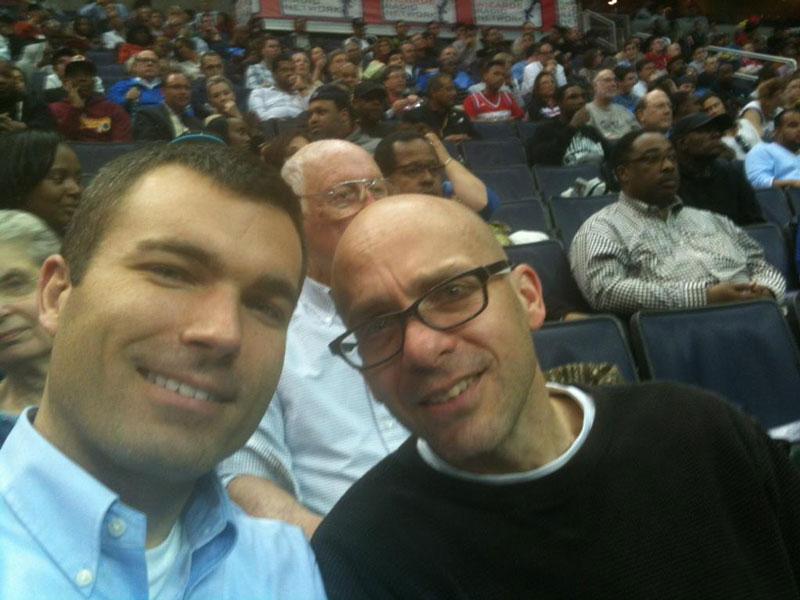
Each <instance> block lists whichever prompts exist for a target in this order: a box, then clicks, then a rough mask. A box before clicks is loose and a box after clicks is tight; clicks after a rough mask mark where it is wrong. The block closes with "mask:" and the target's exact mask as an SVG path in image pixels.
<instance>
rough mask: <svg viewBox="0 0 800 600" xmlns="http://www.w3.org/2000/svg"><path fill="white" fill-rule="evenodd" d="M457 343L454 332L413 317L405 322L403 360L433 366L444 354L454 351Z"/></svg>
mask: <svg viewBox="0 0 800 600" xmlns="http://www.w3.org/2000/svg"><path fill="white" fill-rule="evenodd" d="M455 344H456V336H455V334H454V333H453V332H451V331H438V330H436V329H433V328H431V327H428V326H427V325H426V324H425V323H423V322H422V321H420V320H419V319H418V318H415V317H411V318H409V319H408V320H407V321H406V324H405V337H404V339H403V360H404V361H405V362H406V363H408V364H410V365H413V366H416V367H422V368H433V367H436V366H437V364H439V362H440V360H441V358H442V357H443V356H445V355H448V354H450V353H451V352H452V351H453V349H454V348H455Z"/></svg>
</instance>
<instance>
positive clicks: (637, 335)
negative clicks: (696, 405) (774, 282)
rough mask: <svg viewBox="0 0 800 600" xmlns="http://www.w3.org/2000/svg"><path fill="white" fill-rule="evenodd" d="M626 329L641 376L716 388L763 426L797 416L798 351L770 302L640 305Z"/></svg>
mask: <svg viewBox="0 0 800 600" xmlns="http://www.w3.org/2000/svg"><path fill="white" fill-rule="evenodd" d="M631 331H632V333H631V335H632V341H633V347H634V350H635V351H636V353H637V355H638V359H639V365H640V367H641V368H642V369H643V374H645V373H646V374H647V376H649V377H651V378H653V379H669V380H674V381H681V382H684V383H689V384H694V385H697V386H700V387H702V388H706V389H708V390H711V391H714V392H717V393H719V394H721V395H722V396H724V397H725V398H727V399H728V400H730V401H731V402H733V403H734V404H736V405H737V406H740V407H741V408H742V409H743V410H744V412H745V413H747V414H749V415H751V416H753V417H755V418H756V420H758V421H759V422H760V423H761V425H763V426H764V427H766V428H768V429H769V428H773V427H777V426H780V425H784V424H786V423H792V422H796V421H798V420H800V393H798V391H800V357H799V356H798V351H797V347H796V345H795V343H794V340H793V339H792V336H791V333H790V331H789V326H788V325H787V323H786V321H785V320H784V318H783V315H782V314H781V309H780V307H779V306H778V304H777V303H775V302H774V301H771V300H754V301H751V302H741V303H735V304H725V305H717V306H707V307H703V308H696V309H688V310H672V311H646V312H644V311H643V312H639V313H636V314H635V315H634V316H633V317H632V318H631Z"/></svg>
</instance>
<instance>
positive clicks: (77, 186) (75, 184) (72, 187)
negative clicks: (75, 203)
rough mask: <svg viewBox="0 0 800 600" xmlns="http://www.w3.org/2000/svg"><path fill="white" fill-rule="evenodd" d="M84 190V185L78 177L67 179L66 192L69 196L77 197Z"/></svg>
mask: <svg viewBox="0 0 800 600" xmlns="http://www.w3.org/2000/svg"><path fill="white" fill-rule="evenodd" d="M82 192H83V186H81V182H80V180H79V179H78V178H77V177H69V178H68V179H67V181H66V190H65V193H66V195H67V196H70V197H73V198H77V197H79V196H80V195H81V193H82Z"/></svg>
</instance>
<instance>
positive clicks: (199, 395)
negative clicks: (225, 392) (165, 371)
mask: <svg viewBox="0 0 800 600" xmlns="http://www.w3.org/2000/svg"><path fill="white" fill-rule="evenodd" d="M142 374H143V375H144V377H145V379H147V381H149V382H150V383H153V384H155V385H157V386H160V387H162V388H164V389H166V390H168V391H170V392H175V393H176V394H179V395H181V396H183V397H185V398H189V399H192V400H202V401H203V402H221V399H220V398H218V397H217V396H215V395H214V394H212V393H210V392H208V391H206V390H203V389H200V388H197V387H194V386H191V385H189V384H188V383H184V382H182V381H178V380H177V379H172V378H170V377H166V376H164V375H159V374H158V373H153V372H152V371H143V372H142Z"/></svg>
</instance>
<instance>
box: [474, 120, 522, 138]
mask: <svg viewBox="0 0 800 600" xmlns="http://www.w3.org/2000/svg"><path fill="white" fill-rule="evenodd" d="M472 126H473V127H474V128H475V131H477V132H478V136H480V139H482V140H505V139H508V138H513V137H517V124H516V123H515V122H514V121H498V122H490V121H486V122H481V121H475V122H473V123H472Z"/></svg>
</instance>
